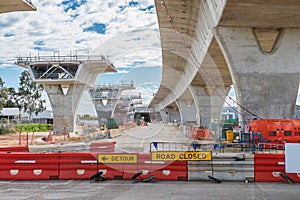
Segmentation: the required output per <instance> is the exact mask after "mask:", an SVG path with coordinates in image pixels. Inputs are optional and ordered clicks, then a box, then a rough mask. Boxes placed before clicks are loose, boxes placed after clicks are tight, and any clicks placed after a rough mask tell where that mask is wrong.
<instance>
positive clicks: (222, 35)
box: [214, 26, 300, 121]
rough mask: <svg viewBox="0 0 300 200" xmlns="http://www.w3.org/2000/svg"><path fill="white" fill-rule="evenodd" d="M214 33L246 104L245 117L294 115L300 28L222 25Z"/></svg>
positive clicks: (238, 94) (299, 61) (239, 97)
mask: <svg viewBox="0 0 300 200" xmlns="http://www.w3.org/2000/svg"><path fill="white" fill-rule="evenodd" d="M214 35H215V37H216V39H217V41H218V43H219V46H220V48H221V49H222V52H223V54H224V56H225V58H226V61H227V64H228V65H229V68H230V72H231V77H232V79H233V83H234V86H235V91H236V95H237V100H238V103H239V105H241V106H243V107H240V106H238V107H239V111H240V113H241V114H242V115H243V116H242V118H241V119H243V120H244V121H248V120H249V119H253V118H256V117H260V118H265V119H284V118H292V117H293V115H294V110H295V103H296V98H297V92H298V87H299V74H300V68H299V63H300V56H299V55H300V43H299V41H300V29H299V28H293V29H292V28H287V29H273V30H272V29H271V30H268V29H253V28H247V27H222V26H220V27H217V28H216V29H215V30H214ZM262 35H263V37H261V36H262ZM247 110H249V111H250V112H247Z"/></svg>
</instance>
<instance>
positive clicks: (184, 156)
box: [151, 151, 211, 161]
mask: <svg viewBox="0 0 300 200" xmlns="http://www.w3.org/2000/svg"><path fill="white" fill-rule="evenodd" d="M151 159H152V160H155V161H167V160H179V161H190V160H211V152H199V151H186V152H176V151H166V152H152V154H151Z"/></svg>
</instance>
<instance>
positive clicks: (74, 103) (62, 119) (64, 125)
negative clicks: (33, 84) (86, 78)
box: [44, 84, 86, 133]
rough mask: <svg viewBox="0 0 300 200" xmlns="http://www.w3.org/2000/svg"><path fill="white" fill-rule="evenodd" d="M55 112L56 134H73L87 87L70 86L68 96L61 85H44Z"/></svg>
mask: <svg viewBox="0 0 300 200" xmlns="http://www.w3.org/2000/svg"><path fill="white" fill-rule="evenodd" d="M44 88H45V90H46V92H47V95H48V97H49V100H50V102H51V107H52V112H53V124H54V130H53V131H54V133H62V131H63V130H64V129H65V130H66V131H69V132H73V131H74V128H75V127H74V124H75V122H76V118H75V116H76V114H77V108H78V105H79V102H80V99H81V96H82V94H83V92H84V90H85V89H86V85H83V84H76V85H75V84H72V85H69V88H68V91H67V92H66V94H64V93H63V90H62V86H61V85H44Z"/></svg>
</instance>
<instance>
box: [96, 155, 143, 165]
mask: <svg viewBox="0 0 300 200" xmlns="http://www.w3.org/2000/svg"><path fill="white" fill-rule="evenodd" d="M137 159H138V156H137V154H98V163H114V164H116V163H119V164H123V163H137Z"/></svg>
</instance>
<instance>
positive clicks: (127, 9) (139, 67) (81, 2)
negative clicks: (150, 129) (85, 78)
mask: <svg viewBox="0 0 300 200" xmlns="http://www.w3.org/2000/svg"><path fill="white" fill-rule="evenodd" d="M32 3H33V5H35V6H36V7H37V11H33V12H11V13H4V14H1V15H0V17H1V20H0V46H1V48H0V77H1V78H2V79H3V80H4V81H5V86H7V87H16V88H17V87H18V83H19V76H20V73H21V72H22V70H24V69H23V68H21V67H18V66H15V65H13V63H14V62H15V61H16V56H19V55H21V56H29V55H31V56H33V55H38V54H39V55H53V53H54V52H55V51H59V52H60V55H69V54H71V53H73V54H74V52H77V53H78V54H87V53H89V54H93V53H97V54H98V53H101V54H105V55H108V56H109V59H110V60H111V61H112V62H113V63H114V65H115V66H116V67H117V70H118V72H117V73H115V74H107V75H99V76H98V78H97V80H96V82H95V84H101V83H103V82H106V83H108V82H112V83H115V82H118V81H121V80H124V79H136V80H133V81H134V82H135V86H136V90H135V91H133V92H134V93H142V94H144V95H145V100H146V101H147V102H145V103H149V101H150V97H151V96H152V94H153V93H155V92H156V90H157V89H158V86H159V82H160V80H161V63H162V61H161V49H160V40H159V31H158V24H157V16H156V10H155V5H154V0H139V1H134V0H107V1H99V0H43V1H38V0H32ZM145 71H147V73H146V74H147V78H145V77H144V78H141V77H143V76H141V75H139V74H145ZM125 81H127V80H125ZM128 81H129V80H128ZM149 84H153V85H155V87H156V88H155V89H153V88H152V89H151V88H150V87H144V85H149ZM147 95H148V96H147ZM85 96H86V95H85ZM83 101H88V99H87V98H84V99H83ZM89 103H90V102H83V103H82V105H83V108H82V106H79V112H80V110H85V109H84V106H86V105H88V104H89ZM48 106H49V105H48ZM90 112H93V111H92V110H91V111H90Z"/></svg>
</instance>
